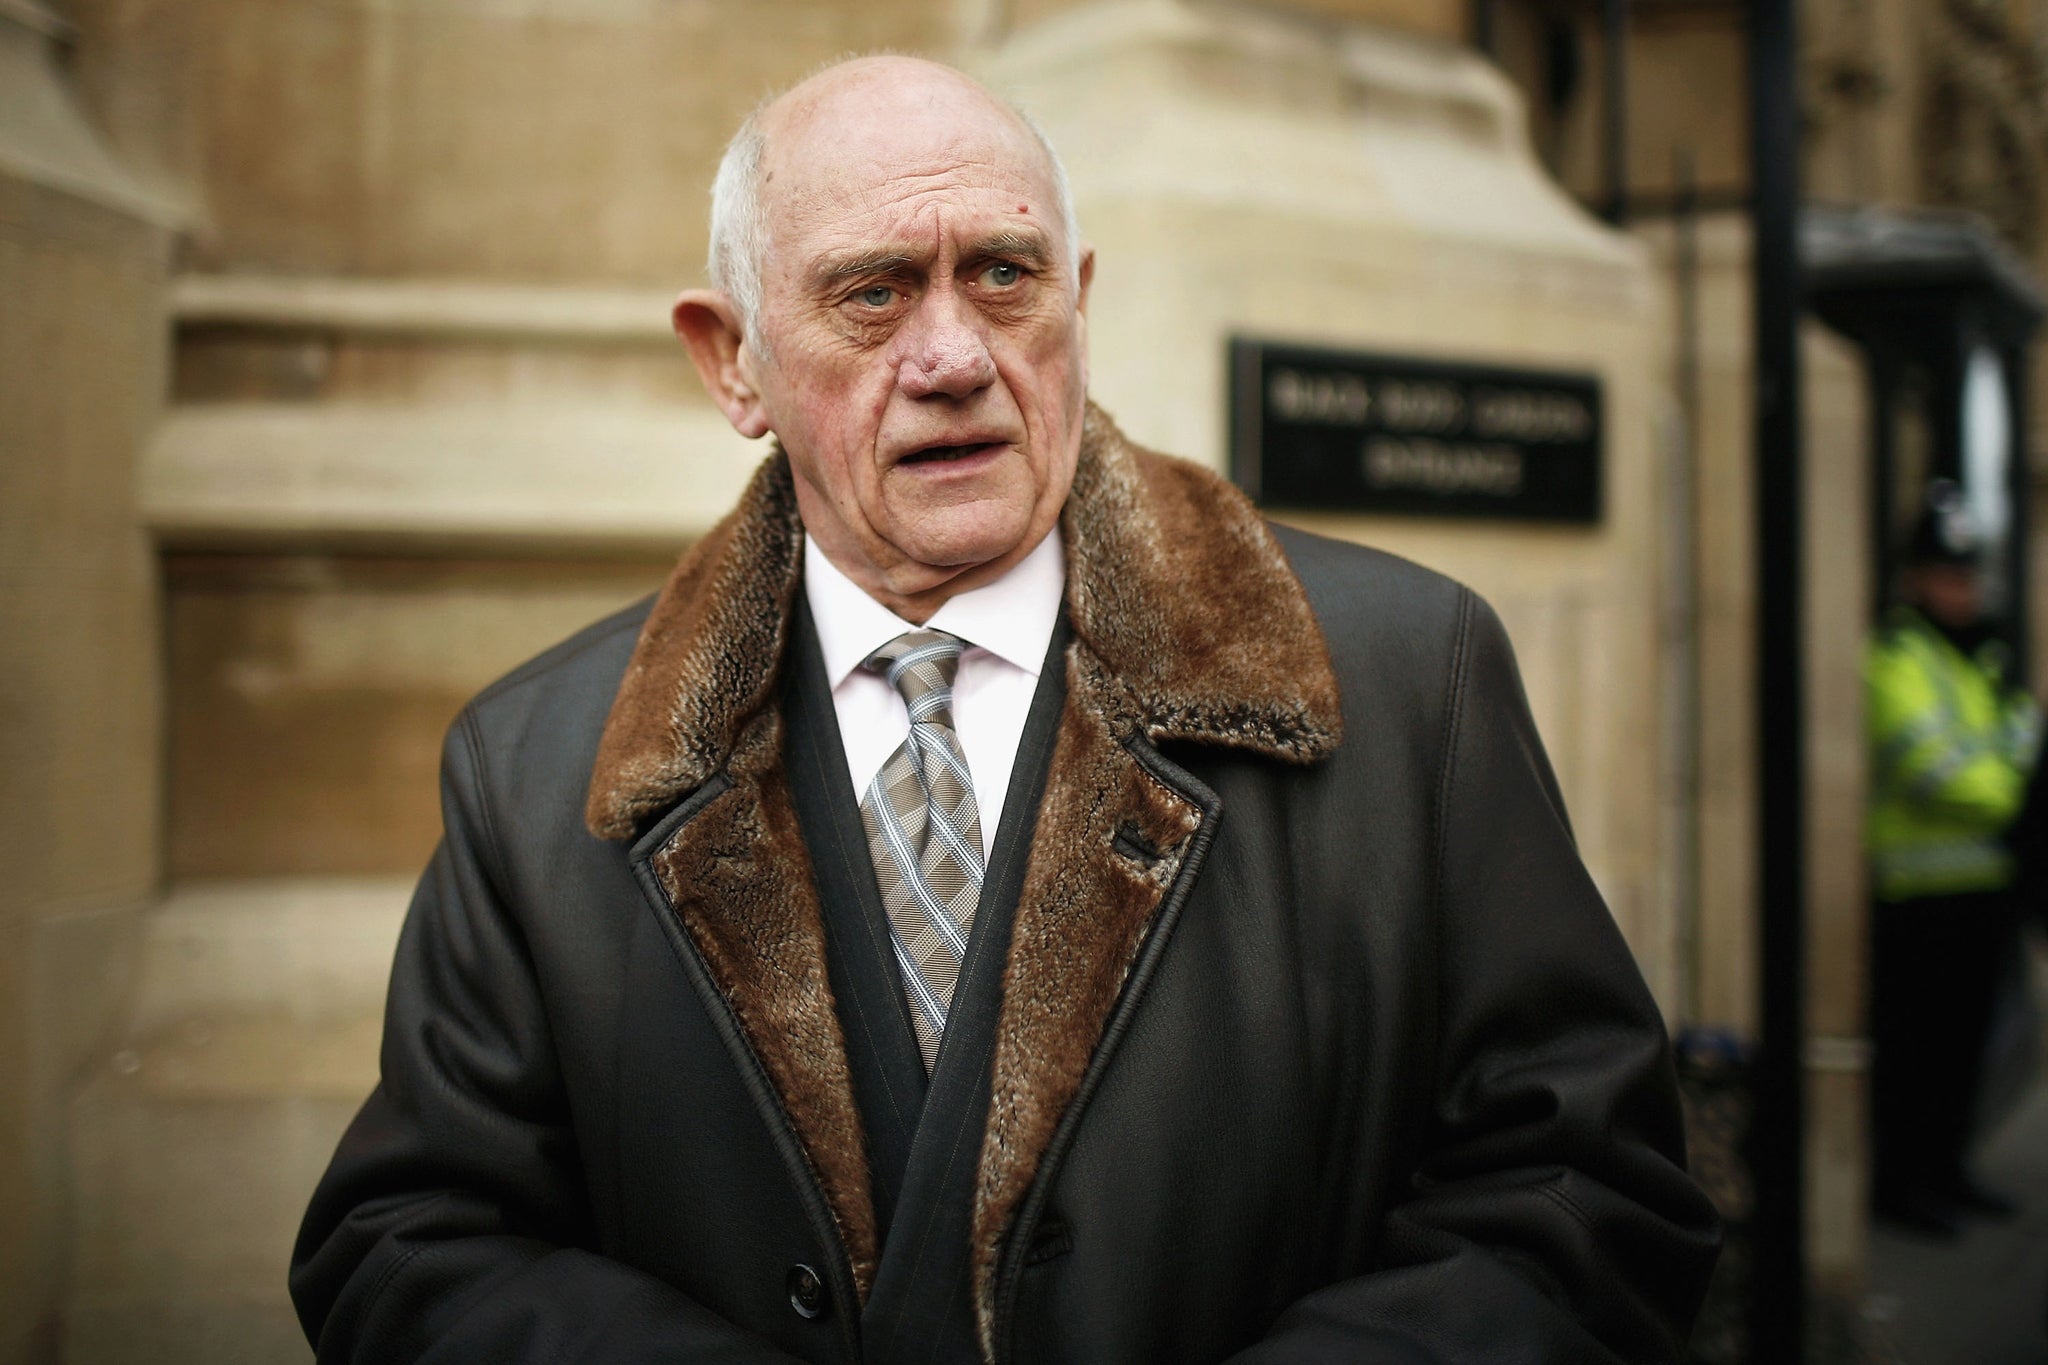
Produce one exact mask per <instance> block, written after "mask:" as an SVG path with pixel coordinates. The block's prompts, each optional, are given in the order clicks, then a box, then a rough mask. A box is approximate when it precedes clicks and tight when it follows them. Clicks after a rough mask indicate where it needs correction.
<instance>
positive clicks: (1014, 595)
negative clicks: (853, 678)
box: [804, 525, 1067, 688]
mask: <svg viewBox="0 0 2048 1365" xmlns="http://www.w3.org/2000/svg"><path fill="white" fill-rule="evenodd" d="M1066 583H1067V561H1066V554H1065V551H1064V549H1063V548H1062V544H1061V541H1060V528H1059V527H1058V526H1057V525H1055V526H1054V527H1053V528H1052V530H1051V531H1050V532H1048V533H1047V534H1046V537H1045V539H1044V540H1041V541H1039V542H1038V546H1037V548H1036V549H1034V550H1032V552H1031V553H1030V554H1028V555H1026V556H1024V558H1023V559H1021V560H1019V561H1017V563H1016V564H1015V565H1013V566H1011V568H1010V571H1009V572H1008V573H1006V574H1004V575H1003V576H1002V577H1001V578H998V579H996V580H995V581H994V582H993V583H984V584H982V585H981V586H980V587H978V588H974V589H971V590H969V591H967V592H963V593H961V594H960V595H959V596H957V597H950V598H948V599H946V602H945V604H944V605H943V606H941V607H940V608H939V609H938V610H937V611H936V612H934V613H932V619H931V620H929V621H927V622H926V623H925V626H926V628H928V629H931V630H943V631H946V632H947V633H949V634H952V635H957V636H959V637H960V638H961V639H963V640H965V641H967V642H968V643H969V644H971V645H975V646H978V647H979V648H981V649H985V650H987V651H988V652H989V653H991V654H993V655H995V656H997V657H998V658H1000V659H1002V660H1004V661H1005V662H1006V663H1010V664H1013V665H1015V666H1016V667H1018V668H1021V669H1023V670H1024V671H1025V672H1026V673H1029V674H1030V675H1031V676H1032V677H1034V678H1035V677H1037V676H1038V671H1039V667H1040V666H1041V665H1042V664H1043V663H1044V662H1045V651H1046V649H1047V648H1048V647H1049V646H1050V645H1051V643H1052V630H1053V626H1054V625H1055V624H1056V623H1057V621H1058V619H1059V614H1060V597H1061V595H1062V594H1063V593H1064V592H1065V591H1066ZM804 598H805V600H806V601H807V602H809V603H810V608H811V619H812V621H813V622H815V623H816V625H817V627H818V647H819V650H820V652H821V653H822V654H823V655H824V656H825V676H826V679H827V680H828V681H829V682H830V684H831V685H832V686H833V687H834V688H836V687H838V686H839V684H840V683H842V682H844V681H846V678H847V676H848V675H849V674H851V673H852V672H853V671H854V670H855V669H856V668H859V667H860V665H861V661H862V660H863V659H865V658H867V657H868V655H870V654H872V653H874V652H875V651H876V650H877V649H880V648H881V647H882V646H883V645H885V644H887V643H889V641H891V640H893V639H895V638H896V637H897V636H899V635H901V634H902V633H903V632H904V631H906V630H916V629H917V627H916V626H914V625H912V624H911V623H910V622H908V621H906V620H904V619H903V618H902V617H900V616H898V615H897V614H896V613H895V612H893V611H890V610H889V609H888V608H887V607H885V606H883V605H882V604H881V603H880V602H877V601H876V600H875V599H874V598H872V597H870V596H868V595H867V593H865V592H863V591H862V590H861V589H860V587H859V586H858V585H856V584H855V583H854V581H853V580H852V579H850V578H848V577H847V576H846V575H845V574H844V573H842V572H840V569H839V566H838V565H836V564H834V563H833V562H832V561H831V560H829V559H827V558H826V557H825V552H824V551H823V550H820V549H819V548H818V542H817V541H815V540H812V539H811V537H810V536H809V535H808V534H806V535H805V536H804Z"/></svg>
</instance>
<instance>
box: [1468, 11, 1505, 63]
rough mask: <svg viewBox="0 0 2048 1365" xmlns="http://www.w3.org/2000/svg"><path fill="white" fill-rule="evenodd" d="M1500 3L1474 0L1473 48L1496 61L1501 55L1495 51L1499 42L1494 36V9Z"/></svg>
mask: <svg viewBox="0 0 2048 1365" xmlns="http://www.w3.org/2000/svg"><path fill="white" fill-rule="evenodd" d="M1498 2H1499V0H1472V46H1474V47H1476V48H1478V49H1479V51H1480V53H1481V54H1482V55H1484V56H1486V57H1489V58H1494V59H1496V60H1497V59H1498V58H1499V57H1500V54H1499V53H1498V52H1496V51H1494V46H1495V44H1496V43H1497V42H1498V41H1499V39H1498V38H1497V37H1495V34H1494V26H1495V21H1494V7H1495V5H1496V4H1498Z"/></svg>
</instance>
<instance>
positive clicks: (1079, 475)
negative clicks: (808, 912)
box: [586, 404, 1343, 839]
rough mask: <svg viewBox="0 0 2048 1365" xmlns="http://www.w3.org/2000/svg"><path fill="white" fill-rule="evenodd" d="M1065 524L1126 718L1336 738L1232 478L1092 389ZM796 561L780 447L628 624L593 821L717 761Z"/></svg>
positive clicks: (1176, 729)
mask: <svg viewBox="0 0 2048 1365" xmlns="http://www.w3.org/2000/svg"><path fill="white" fill-rule="evenodd" d="M1062 531H1063V533H1064V537H1065V540H1066V547H1067V601H1068V607H1069V611H1070V615H1071V620H1072V622H1073V627H1074V633H1075V634H1076V635H1077V636H1079V637H1080V639H1081V641H1082V642H1083V643H1085V644H1086V645H1087V647H1088V648H1089V649H1090V650H1091V651H1092V652H1093V653H1094V655H1095V657H1096V658H1097V659H1098V660H1100V661H1101V665H1102V668H1103V671H1104V672H1105V673H1107V674H1108V675H1109V676H1110V677H1112V678H1115V679H1118V680H1120V682H1121V684H1122V687H1121V689H1120V690H1121V691H1122V692H1123V693H1124V698H1123V702H1124V706H1123V707H1122V708H1120V709H1124V710H1125V714H1124V716H1122V717H1120V718H1121V719H1127V720H1129V721H1131V722H1133V723H1136V724H1138V725H1140V726H1142V727H1143V729H1144V731H1145V733H1146V734H1147V735H1149V736H1150V737H1151V738H1152V739H1154V740H1162V739H1181V740H1194V741H1197V742H1208V743H1215V744H1225V745H1231V746H1233V747H1238V748H1246V749H1254V750H1259V751H1262V752H1265V753H1269V754H1272V755H1273V756H1274V757H1276V758H1282V759H1286V760H1288V761H1290V762H1296V763H1309V762H1313V761H1315V760H1316V759H1317V758H1319V757H1321V756H1322V755H1323V754H1324V753H1326V752H1328V751H1329V750H1330V749H1332V748H1334V747H1335V746H1336V744H1337V741H1338V739H1339V738H1340V737H1341V735H1342V732H1343V722H1342V719H1341V717H1340V712H1339V707H1338V703H1337V684H1336V679H1335V677H1334V675H1333V674H1332V673H1331V671H1330V660H1329V654H1328V652H1327V651H1326V650H1325V648H1324V646H1323V639H1322V633H1321V631H1320V630H1319V629H1318V628H1317V626H1316V623H1315V618H1314V616H1313V615H1311V614H1310V612H1309V608H1308V601H1307V599H1306V598H1305V597H1304V596H1303V595H1302V591H1301V585H1300V584H1299V583H1298V582H1297V581H1296V580H1295V578H1294V573H1293V571H1292V570H1291V569H1289V568H1288V567H1287V561H1286V558H1285V557H1284V556H1283V555H1282V554H1281V552H1280V547H1279V546H1278V545H1277V544H1275V543H1274V540H1273V537H1272V534H1271V532H1269V531H1268V530H1267V529H1266V525H1265V522H1264V521H1263V520H1262V519H1261V518H1260V517H1259V515H1258V513H1257V512H1256V511H1254V510H1253V508H1252V506H1251V504H1250V503H1249V502H1248V501H1246V500H1245V499H1244V497H1243V495H1241V494H1240V493H1238V491H1237V490H1236V489H1235V488H1233V487H1231V486H1230V485H1229V484H1227V483H1225V482H1223V481H1222V480H1221V479H1219V478H1218V477H1217V476H1216V475H1214V474H1212V473H1210V472H1209V471H1208V470H1205V469H1203V468H1201V467H1200V466H1198V465H1193V464H1189V463H1187V462H1185V461H1182V460H1175V459H1171V458H1168V457H1166V456H1163V455H1157V454H1154V453H1153V452H1151V451H1148V450H1145V449H1143V448H1142V447H1139V446H1135V445H1133V444H1131V443H1130V441H1128V440H1127V439H1126V438H1125V436H1124V434H1123V433H1122V432H1121V431H1118V430H1117V428H1116V424H1115V423H1114V422H1112V421H1111V420H1110V418H1109V416H1108V415H1107V414H1106V413H1104V412H1103V411H1102V410H1101V409H1100V408H1097V407H1095V406H1094V405H1093V404H1090V405H1089V408H1088V416H1087V420H1086V422H1085V424H1084V427H1083V430H1082V438H1081V459H1080V464H1079V467H1078V468H1077V470H1076V472H1075V476H1074V488H1073V493H1072V495H1071V497H1070V498H1069V499H1068V503H1067V510H1066V514H1065V516H1064V518H1063V521H1062ZM802 570H803V523H802V522H801V521H799V520H798V518H797V512H796V496H795V492H794V489H793V486H792V484H791V480H790V475H789V467H788V464H787V462H786V461H785V460H784V458H783V457H782V456H781V455H780V454H779V453H778V454H777V455H776V456H774V457H773V458H771V459H769V460H768V461H767V462H765V463H764V464H763V465H762V466H761V470H760V472H759V473H758V474H756V475H755V476H754V480H753V482H752V483H751V484H750V485H748V488H747V491H746V493H745V494H744V495H743V496H742V497H741V499H740V504H739V506H738V507H737V508H735V509H734V510H733V511H732V513H731V514H730V515H728V516H727V517H726V518H725V520H724V521H722V522H720V523H719V524H718V526H717V527H716V528H714V529H713V530H712V532H711V533H710V534H709V535H707V536H705V537H704V539H703V540H701V541H699V542H698V543H697V544H696V545H695V546H694V547H693V548H692V549H691V550H690V552H689V553H688V554H687V555H685V556H684V557H683V559H682V562H681V563H679V564H678V565H677V566H676V568H675V571H674V573H673V574H672V575H671V576H670V578H669V581H668V585H667V587H665V588H664V589H663V590H662V594H661V597H660V600H659V601H657V602H656V603H655V606H654V610H653V612H652V613H651V614H650V615H649V616H648V618H647V624H646V625H645V626H644V627H643V628H642V630H641V632H640V643H639V644H638V646H636V647H635V649H634V651H633V658H632V662H631V663H630V664H628V665H627V668H626V676H625V679H624V681H623V682H621V683H620V685H619V694H618V699H617V701H616V702H615V703H614V704H613V706H612V712H611V717H610V719H609V721H608V722H607V723H606V725H605V730H604V740H603V743H602V745H601V746H600V748H599V750H598V756H597V764H596V768H595V770H594V771H593V772H592V774H591V783H590V797H589V805H588V808H587V811H586V819H587V821H588V823H589V826H590V829H591V832H592V833H594V834H596V835H598V836H599V837H601V838H606V839H623V838H628V837H630V836H631V835H632V834H633V833H634V832H635V831H636V830H637V829H639V828H642V827H644V826H645V825H647V824H649V823H651V821H650V820H649V818H648V817H650V816H652V815H654V814H656V813H658V812H660V811H663V810H665V809H667V808H668V807H670V806H672V805H674V804H675V802H676V801H677V800H679V799H680V798H681V797H682V796H683V795H685V794H686V793H688V792H690V791H692V790H694V789H696V788H697V787H699V786H701V785H702V784H703V783H704V782H705V781H706V780H708V779H709V778H710V777H711V775H712V774H713V773H715V772H717V771H719V769H720V768H721V767H722V766H723V764H724V762H725V760H726V758H727V757H728V756H729V755H730V754H731V753H732V750H733V745H734V743H735V741H736V740H737V738H738V735H739V731H740V728H741V727H742V726H743V725H744V724H745V722H746V721H747V720H748V719H749V718H750V717H751V716H752V715H753V714H754V713H755V712H757V711H759V710H760V709H761V708H762V707H763V706H765V705H767V704H768V702H769V700H770V699H772V698H773V696H774V695H775V689H776V686H777V683H778V680H779V677H780V672H781V666H782V654H783V649H784V647H785V645H786V644H787V642H788V641H787V636H788V624H789V608H790V604H791V602H792V601H794V600H795V596H796V591H797V587H798V584H799V583H800V581H801V578H802ZM1126 708H1127V709H1126Z"/></svg>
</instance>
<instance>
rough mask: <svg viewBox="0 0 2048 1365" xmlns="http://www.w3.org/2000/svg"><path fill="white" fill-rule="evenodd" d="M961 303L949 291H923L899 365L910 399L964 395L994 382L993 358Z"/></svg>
mask: <svg viewBox="0 0 2048 1365" xmlns="http://www.w3.org/2000/svg"><path fill="white" fill-rule="evenodd" d="M962 308H963V305H962V304H961V302H960V301H959V300H957V299H955V298H953V297H951V296H950V295H949V293H948V292H946V291H939V290H935V291H933V293H931V294H928V295H926V296H925V298H924V300H923V301H922V306H921V307H920V308H919V310H918V313H919V316H918V318H917V319H916V321H915V323H914V324H913V329H912V331H911V332H910V334H909V336H908V338H907V339H908V341H909V343H910V344H909V347H908V349H907V350H906V351H905V353H904V356H903V360H902V362H901V364H899V365H898V367H897V374H896V382H897V383H898V384H899V385H900V386H901V387H902V389H903V391H904V392H905V393H907V394H909V395H910V396H911V397H912V398H925V397H928V396H930V395H933V394H944V395H945V396H946V397H948V398H965V397H967V396H968V395H969V394H971V393H973V392H974V391H975V390H977V389H983V388H987V387H988V386H989V385H990V384H993V383H994V382H995V378H996V363H995V358H994V357H993V356H991V355H989V353H988V343H987V342H986V341H985V340H984V339H983V338H982V335H981V332H980V330H979V329H978V328H977V327H975V326H974V325H973V321H972V319H970V318H968V317H964V316H962Z"/></svg>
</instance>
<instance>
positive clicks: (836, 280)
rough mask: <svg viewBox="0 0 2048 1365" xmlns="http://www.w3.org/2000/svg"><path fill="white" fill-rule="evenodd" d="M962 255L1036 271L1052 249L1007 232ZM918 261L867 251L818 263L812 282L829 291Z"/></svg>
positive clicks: (903, 255)
mask: <svg viewBox="0 0 2048 1365" xmlns="http://www.w3.org/2000/svg"><path fill="white" fill-rule="evenodd" d="M961 254H962V256H964V257H966V258H968V259H970V260H971V259H974V258H976V257H981V256H1011V257H1015V258H1016V259H1018V260H1021V261H1024V262H1026V263H1028V264H1030V265H1033V266H1038V267H1043V266H1044V265H1045V264H1046V263H1047V262H1049V261H1050V260H1051V259H1052V250H1051V247H1050V246H1049V244H1048V243H1047V242H1046V241H1045V239H1044V238H1043V237H1040V236H1038V235H1036V234H1032V233H1023V232H1009V231H1004V232H995V233H990V234H989V235H988V236H986V237H983V238H982V239H981V240H979V241H977V242H974V243H973V244H972V245H970V246H969V247H968V248H967V250H966V251H964V252H962V253H961ZM921 259H922V257H920V256H913V255H911V254H910V253H909V252H905V251H892V250H888V249H884V250H880V251H867V252H862V253H861V254H860V255H857V256H847V257H844V258H842V259H839V260H831V259H827V260H825V261H822V262H820V263H819V265H818V268H817V270H816V272H815V274H814V278H815V279H816V281H817V282H818V284H820V285H822V286H826V287H829V286H832V285H835V284H840V283H843V282H844V281H846V280H854V279H860V278H862V277H863V276H867V275H886V274H890V273H892V272H894V271H898V270H903V269H906V268H908V267H911V266H915V265H917V264H918V262H919V261H920V260H921Z"/></svg>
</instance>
